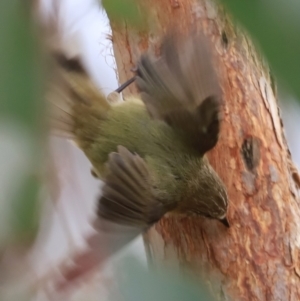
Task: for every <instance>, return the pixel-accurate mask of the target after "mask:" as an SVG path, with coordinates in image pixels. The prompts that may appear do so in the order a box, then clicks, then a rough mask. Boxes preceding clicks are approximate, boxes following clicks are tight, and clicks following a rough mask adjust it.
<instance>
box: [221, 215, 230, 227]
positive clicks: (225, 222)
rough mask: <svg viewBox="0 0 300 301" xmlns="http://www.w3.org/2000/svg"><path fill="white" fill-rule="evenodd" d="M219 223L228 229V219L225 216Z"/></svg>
mask: <svg viewBox="0 0 300 301" xmlns="http://www.w3.org/2000/svg"><path fill="white" fill-rule="evenodd" d="M220 222H221V223H222V224H223V225H224V226H225V227H227V228H229V227H230V225H229V222H228V219H227V217H226V216H225V217H224V218H222V219H220Z"/></svg>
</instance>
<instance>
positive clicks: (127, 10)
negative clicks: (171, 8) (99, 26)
mask: <svg viewBox="0 0 300 301" xmlns="http://www.w3.org/2000/svg"><path fill="white" fill-rule="evenodd" d="M102 6H103V7H104V8H105V10H106V13H107V15H108V16H109V18H110V20H111V21H113V22H114V23H115V24H120V23H122V22H126V24H127V25H131V26H132V27H134V28H138V29H140V30H141V29H143V28H145V26H146V17H145V12H144V11H143V9H142V7H139V5H138V1H137V0H102Z"/></svg>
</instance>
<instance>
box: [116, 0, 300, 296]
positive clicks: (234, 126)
mask: <svg viewBox="0 0 300 301" xmlns="http://www.w3.org/2000/svg"><path fill="white" fill-rule="evenodd" d="M139 3H140V5H142V6H143V7H144V8H146V9H147V12H148V17H149V20H150V21H149V20H148V21H149V24H150V25H151V26H150V30H149V32H147V33H146V32H145V31H143V32H138V31H137V30H131V29H129V27H128V26H127V25H126V24H124V23H123V25H122V26H120V25H118V26H116V24H115V23H114V22H113V21H112V22H111V24H112V28H113V45H114V52H115V57H116V62H117V66H118V71H119V78H120V82H123V81H125V80H127V79H129V78H130V77H131V76H132V73H131V71H130V69H131V68H132V67H134V65H135V62H136V61H137V58H138V57H139V55H140V54H141V53H142V52H143V51H144V50H146V49H150V51H152V52H154V53H158V52H159V51H158V50H159V39H160V37H161V36H162V34H163V32H165V30H166V28H167V27H168V26H175V28H176V30H185V29H186V28H187V27H189V26H190V24H193V23H194V24H195V25H196V26H197V28H198V29H199V30H201V31H204V33H205V34H206V35H207V36H208V37H209V38H210V40H211V41H212V44H213V45H214V49H215V50H216V54H217V60H216V66H217V69H218V71H219V76H220V81H221V84H222V89H223V96H224V101H225V106H224V121H223V125H222V130H221V135H220V141H219V143H218V145H217V146H216V148H215V149H214V150H212V151H211V152H210V153H209V155H208V157H209V160H210V162H211V164H212V165H213V167H214V168H215V169H216V170H217V172H218V174H219V175H220V177H221V178H222V179H223V180H224V182H225V184H226V186H227V188H228V195H229V199H230V206H229V212H228V218H229V222H230V224H231V228H230V229H229V230H227V229H225V227H223V226H222V225H221V224H220V223H218V222H216V221H213V220H208V219H205V218H201V217H194V218H191V217H181V218H180V217H178V216H175V215H172V214H169V215H168V216H166V217H164V218H163V219H162V220H161V221H160V222H158V223H157V224H156V225H155V226H154V227H153V228H152V229H151V230H150V231H149V232H148V233H147V234H146V235H145V242H146V245H147V249H148V255H149V257H150V258H151V259H152V262H154V263H156V264H159V263H161V261H163V262H164V263H166V262H172V263H173V264H174V263H177V264H178V265H179V266H180V269H181V270H182V271H188V272H190V271H192V272H193V273H194V274H195V275H196V276H197V277H199V279H201V277H205V279H206V281H208V282H210V283H211V285H212V286H213V287H214V290H213V291H214V293H215V295H216V296H219V298H220V299H221V300H236V301H237V300H249V301H250V300H251V301H253V300H259V301H262V300H268V301H270V300H283V301H285V300H300V252H299V249H300V206H299V205H300V202H299V195H298V191H297V189H298V187H297V184H298V185H299V177H298V174H297V171H296V170H295V169H294V167H293V165H292V163H291V158H290V153H289V150H288V148H287V144H286V140H285V137H284V133H283V126H282V121H281V119H280V116H279V112H278V106H277V101H276V97H275V96H274V94H275V93H274V91H273V90H272V85H271V80H270V76H269V69H268V67H267V66H266V65H264V63H263V62H262V59H261V57H260V56H259V55H258V54H257V52H256V51H255V49H254V47H253V44H252V42H251V41H250V40H249V39H248V37H247V36H246V35H245V33H244V32H242V31H241V30H240V29H239V28H238V27H236V26H235V25H233V23H232V22H231V21H230V18H229V17H228V15H227V14H226V12H225V11H224V10H223V9H222V8H221V7H220V6H218V5H217V4H215V3H214V2H211V1H209V0H206V1H204V0H201V1H193V0H151V1H150V0H143V1H139ZM134 92H136V90H135V88H134V86H131V87H130V88H128V89H127V91H126V92H125V93H134ZM297 177H298V180H297Z"/></svg>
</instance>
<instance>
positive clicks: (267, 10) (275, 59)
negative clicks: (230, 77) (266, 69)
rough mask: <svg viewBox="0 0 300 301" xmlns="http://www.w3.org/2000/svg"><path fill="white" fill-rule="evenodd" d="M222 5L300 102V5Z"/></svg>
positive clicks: (256, 1) (277, 1) (234, 1)
mask: <svg viewBox="0 0 300 301" xmlns="http://www.w3.org/2000/svg"><path fill="white" fill-rule="evenodd" d="M221 1H222V2H223V3H224V4H225V5H226V6H227V7H228V8H229V9H230V11H231V12H232V13H233V15H234V16H235V17H236V19H237V20H238V21H240V22H241V23H242V24H243V25H244V26H245V28H246V29H247V30H248V31H249V32H250V33H251V34H252V35H253V37H255V38H256V39H257V41H258V42H259V44H260V46H261V48H262V50H263V52H264V53H265V55H266V57H267V59H268V61H269V62H270V64H271V67H272V68H273V69H274V70H275V72H276V74H277V76H278V77H279V78H281V79H283V80H284V82H285V84H287V85H288V86H289V87H290V88H291V89H292V90H293V91H294V93H296V95H297V96H298V99H300V63H299V54H300V34H299V29H300V17H299V12H300V1H299V0H287V1H282V0H272V1H271V0H264V1H262V0H252V1H240V0H221Z"/></svg>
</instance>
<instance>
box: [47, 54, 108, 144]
mask: <svg viewBox="0 0 300 301" xmlns="http://www.w3.org/2000/svg"><path fill="white" fill-rule="evenodd" d="M51 57H52V62H53V72H52V74H51V79H50V81H49V87H48V90H47V91H48V92H47V94H46V100H47V103H48V105H49V109H48V112H49V114H50V120H51V124H50V125H51V129H52V130H53V132H54V134H56V135H58V136H63V137H66V138H71V139H73V140H74V141H76V142H77V144H78V145H79V147H81V148H84V147H85V145H86V144H89V143H91V142H93V141H94V139H95V138H96V136H97V124H98V123H99V120H104V119H105V118H106V113H107V112H108V110H109V109H110V107H111V106H110V104H109V103H108V102H107V100H106V99H105V97H104V95H103V94H102V93H101V92H100V90H99V89H98V88H97V87H96V85H94V83H93V82H92V81H91V79H90V76H89V75H88V73H87V72H86V71H85V69H84V67H83V65H82V64H81V62H80V60H79V59H78V58H71V59H68V58H67V57H66V56H65V55H64V54H62V53H60V52H53V53H52V54H51Z"/></svg>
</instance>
